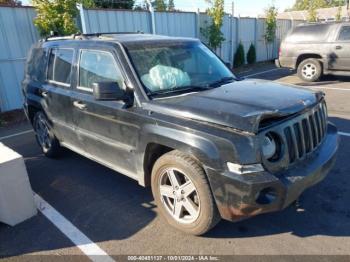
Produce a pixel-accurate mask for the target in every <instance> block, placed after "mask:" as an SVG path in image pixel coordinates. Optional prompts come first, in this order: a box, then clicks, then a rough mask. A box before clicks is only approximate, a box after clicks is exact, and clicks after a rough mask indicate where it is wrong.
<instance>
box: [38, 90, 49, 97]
mask: <svg viewBox="0 0 350 262" xmlns="http://www.w3.org/2000/svg"><path fill="white" fill-rule="evenodd" d="M48 93H49V92H47V91H41V92H40V95H41V96H42V97H47V94H48Z"/></svg>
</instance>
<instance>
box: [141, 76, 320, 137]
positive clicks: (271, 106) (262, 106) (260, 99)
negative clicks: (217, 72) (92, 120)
mask: <svg viewBox="0 0 350 262" xmlns="http://www.w3.org/2000/svg"><path fill="white" fill-rule="evenodd" d="M322 97H323V93H322V92H315V91H311V90H308V89H305V88H299V87H296V86H292V85H285V84H279V83H276V82H271V81H264V80H254V79H249V80H243V81H236V82H233V83H230V84H226V85H223V86H221V87H218V88H214V89H210V90H208V91H202V92H197V93H190V94H186V95H180V96H174V97H166V98H161V99H155V100H152V101H151V102H149V103H146V104H145V108H146V109H149V110H152V111H155V112H158V113H163V114H169V115H175V116H177V117H184V118H190V119H194V120H197V121H203V122H207V123H212V124H217V125H220V126H225V127H231V128H234V129H239V130H242V131H246V132H251V133H257V132H258V130H259V124H260V122H261V121H262V120H265V119H268V118H275V117H285V116H288V115H292V114H295V113H298V112H300V111H303V110H305V108H307V107H311V106H313V105H315V104H317V103H318V102H319V100H320V99H321V98H322Z"/></svg>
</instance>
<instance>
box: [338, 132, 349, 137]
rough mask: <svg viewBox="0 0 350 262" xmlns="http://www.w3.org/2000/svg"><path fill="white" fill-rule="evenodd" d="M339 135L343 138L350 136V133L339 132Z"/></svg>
mask: <svg viewBox="0 0 350 262" xmlns="http://www.w3.org/2000/svg"><path fill="white" fill-rule="evenodd" d="M338 134H339V135H341V136H350V133H345V132H338Z"/></svg>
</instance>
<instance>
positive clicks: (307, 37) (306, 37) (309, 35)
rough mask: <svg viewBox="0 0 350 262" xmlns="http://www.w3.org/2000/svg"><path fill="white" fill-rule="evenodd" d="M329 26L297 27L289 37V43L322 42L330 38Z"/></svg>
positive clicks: (287, 39)
mask: <svg viewBox="0 0 350 262" xmlns="http://www.w3.org/2000/svg"><path fill="white" fill-rule="evenodd" d="M328 32H329V25H327V24H316V25H304V26H297V27H295V28H294V29H293V30H292V31H291V33H290V34H289V35H288V36H287V38H286V41H287V42H293V43H298V42H299V43H302V42H321V41H325V40H326V39H327V37H328Z"/></svg>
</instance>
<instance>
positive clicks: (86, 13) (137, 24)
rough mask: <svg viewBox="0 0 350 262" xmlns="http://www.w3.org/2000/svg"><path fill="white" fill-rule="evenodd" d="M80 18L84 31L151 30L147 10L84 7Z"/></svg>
mask: <svg viewBox="0 0 350 262" xmlns="http://www.w3.org/2000/svg"><path fill="white" fill-rule="evenodd" d="M82 19H85V20H84V21H82V23H81V24H82V27H83V32H84V33H98V32H137V31H140V32H144V33H150V32H151V22H150V19H151V18H150V13H149V12H143V11H125V10H123V11H120V10H108V9H84V10H83V17H82ZM84 25H85V28H84Z"/></svg>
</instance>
